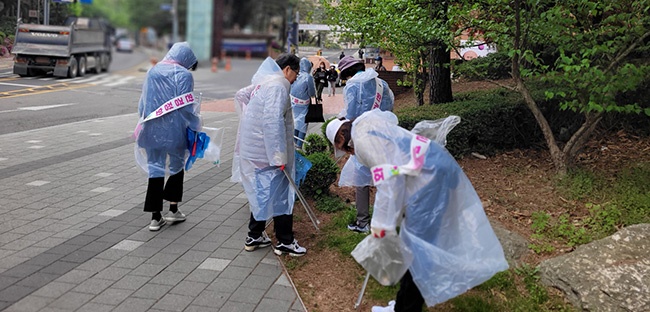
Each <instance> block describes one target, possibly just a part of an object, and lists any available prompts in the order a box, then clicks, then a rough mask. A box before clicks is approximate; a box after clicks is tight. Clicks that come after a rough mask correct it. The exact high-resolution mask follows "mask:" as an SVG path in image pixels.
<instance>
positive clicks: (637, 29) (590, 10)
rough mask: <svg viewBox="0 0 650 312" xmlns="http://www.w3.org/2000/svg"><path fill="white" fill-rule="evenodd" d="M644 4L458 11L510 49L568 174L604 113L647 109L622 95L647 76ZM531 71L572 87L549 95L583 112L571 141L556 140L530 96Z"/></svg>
mask: <svg viewBox="0 0 650 312" xmlns="http://www.w3.org/2000/svg"><path fill="white" fill-rule="evenodd" d="M649 8H650V1H648V0H623V1H619V0H604V1H603V0H565V1H561V2H556V1H550V0H547V1H544V0H542V1H539V0H511V1H508V0H483V1H472V2H471V6H466V7H465V9H462V12H461V11H459V12H457V13H458V15H459V16H460V15H463V14H464V23H465V24H466V25H471V26H473V27H477V28H480V29H482V30H483V31H484V34H485V36H486V38H488V40H491V41H493V42H495V43H497V44H498V46H499V47H500V48H501V49H505V50H507V51H508V53H509V56H510V57H511V58H512V76H513V78H514V79H515V82H516V87H515V89H516V90H517V91H519V92H520V93H521V94H522V96H523V97H524V99H525V100H526V103H527V105H528V107H529V108H530V110H531V111H532V112H533V115H534V116H535V118H536V120H537V122H538V124H539V126H540V128H541V129H542V132H543V133H544V136H545V139H546V143H547V145H548V148H549V150H550V152H551V157H552V159H553V162H554V164H555V166H556V168H557V169H558V172H559V173H566V170H567V168H568V167H570V166H571V165H572V164H573V161H574V159H575V156H576V155H577V153H578V152H579V151H580V149H581V148H582V147H583V146H584V144H585V143H586V141H587V140H588V139H589V138H590V137H591V135H592V134H593V133H594V130H595V129H596V126H597V125H598V124H599V122H600V121H601V120H602V118H603V114H605V113H609V112H621V113H641V112H644V113H645V114H646V115H650V109H649V108H647V107H646V108H642V107H641V106H640V105H639V103H634V102H629V101H628V100H627V99H626V98H622V97H621V96H620V95H621V94H623V93H624V92H626V91H630V90H635V89H637V88H638V87H639V86H640V85H641V84H642V83H643V82H645V81H647V80H648V78H650V63H649V62H648V59H647V58H646V57H642V55H644V54H643V53H647V51H648V46H649V42H650V14H649V13H650V12H648V11H649V10H650V9H649ZM640 56H641V57H640ZM533 77H541V78H542V79H544V80H547V81H550V82H553V83H554V84H557V85H563V86H567V87H568V89H569V91H567V92H558V93H553V92H547V96H548V97H549V98H561V99H562V101H561V105H560V108H561V109H570V110H573V111H575V112H578V113H581V114H583V115H584V117H585V118H584V120H585V121H584V122H583V123H582V124H581V125H579V126H577V127H576V129H578V130H577V131H575V133H573V135H572V136H571V138H570V139H569V140H568V141H566V142H559V141H558V140H556V138H555V137H554V135H553V133H552V131H551V130H550V126H549V124H548V120H547V119H546V118H545V117H544V115H543V114H542V113H541V112H540V110H539V107H538V105H537V103H535V101H534V100H533V99H532V97H531V96H530V92H529V90H528V89H527V88H526V85H525V81H526V80H527V79H529V78H533Z"/></svg>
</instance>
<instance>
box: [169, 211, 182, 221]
mask: <svg viewBox="0 0 650 312" xmlns="http://www.w3.org/2000/svg"><path fill="white" fill-rule="evenodd" d="M164 219H165V221H167V222H181V221H185V214H183V213H182V212H181V211H180V210H176V212H171V211H170V212H167V214H166V215H165V217H164Z"/></svg>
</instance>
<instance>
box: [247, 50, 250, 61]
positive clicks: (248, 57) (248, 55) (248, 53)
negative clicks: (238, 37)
mask: <svg viewBox="0 0 650 312" xmlns="http://www.w3.org/2000/svg"><path fill="white" fill-rule="evenodd" d="M250 59H251V50H246V60H247V61H248V60H250Z"/></svg>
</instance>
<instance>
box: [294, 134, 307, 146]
mask: <svg viewBox="0 0 650 312" xmlns="http://www.w3.org/2000/svg"><path fill="white" fill-rule="evenodd" d="M293 138H294V139H296V140H298V141H300V142H302V143H304V144H307V145H311V143H309V142H307V141H305V140H303V139H301V138H299V137H297V136H295V135H294V136H293Z"/></svg>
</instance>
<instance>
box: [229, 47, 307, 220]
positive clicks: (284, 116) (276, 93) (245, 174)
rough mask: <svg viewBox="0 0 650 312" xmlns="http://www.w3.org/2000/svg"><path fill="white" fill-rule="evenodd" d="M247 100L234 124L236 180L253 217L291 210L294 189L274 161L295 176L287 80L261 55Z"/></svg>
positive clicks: (273, 214) (263, 216) (267, 217)
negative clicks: (235, 133)
mask: <svg viewBox="0 0 650 312" xmlns="http://www.w3.org/2000/svg"><path fill="white" fill-rule="evenodd" d="M252 83H253V85H254V87H253V90H252V92H251V93H250V100H249V102H248V105H246V109H245V110H244V113H243V115H242V119H241V122H240V126H239V133H238V135H237V136H238V139H239V146H238V147H239V158H240V171H241V174H240V177H241V182H242V185H243V187H244V191H245V192H246V196H247V197H248V201H249V203H250V208H251V212H252V214H253V217H254V218H255V220H258V221H264V220H268V219H269V218H271V217H274V216H279V215H285V214H291V213H292V211H293V203H294V198H295V191H294V190H293V189H291V187H290V184H289V180H288V179H287V178H286V177H285V175H284V173H283V172H282V171H281V170H280V168H279V167H278V166H281V165H285V166H286V167H285V170H286V172H287V174H289V176H291V177H293V176H295V172H294V166H295V159H294V157H295V155H294V153H295V147H294V143H293V130H294V129H293V114H292V112H291V104H290V102H289V89H290V86H291V84H290V83H289V81H288V80H287V79H286V78H285V77H284V74H283V72H282V70H281V69H280V66H278V64H277V63H276V62H275V61H274V60H273V59H272V58H266V60H264V62H263V63H262V65H260V67H259V69H258V70H257V72H256V73H255V75H254V76H253V79H252Z"/></svg>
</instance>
